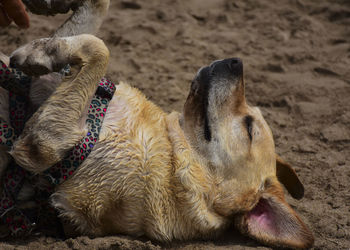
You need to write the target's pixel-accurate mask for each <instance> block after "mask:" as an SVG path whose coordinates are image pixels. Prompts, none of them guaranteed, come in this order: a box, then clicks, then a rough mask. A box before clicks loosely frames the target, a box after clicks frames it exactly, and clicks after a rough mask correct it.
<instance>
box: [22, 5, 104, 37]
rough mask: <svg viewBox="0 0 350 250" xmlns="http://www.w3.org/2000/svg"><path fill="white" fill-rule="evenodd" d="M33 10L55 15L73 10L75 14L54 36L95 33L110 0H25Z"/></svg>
mask: <svg viewBox="0 0 350 250" xmlns="http://www.w3.org/2000/svg"><path fill="white" fill-rule="evenodd" d="M23 2H24V3H25V4H26V6H27V7H28V8H29V9H30V11H31V12H33V13H35V14H39V15H55V14H57V13H67V12H68V11H69V10H71V9H72V10H73V11H74V13H73V15H72V16H71V17H70V18H69V19H67V21H66V22H65V23H64V24H63V25H62V26H61V27H59V28H58V29H57V31H56V32H55V34H54V37H56V36H57V37H66V36H75V35H79V34H95V33H96V32H97V31H98V29H99V28H100V26H101V24H102V21H103V17H104V16H106V14H107V11H108V8H109V2H110V0H23Z"/></svg>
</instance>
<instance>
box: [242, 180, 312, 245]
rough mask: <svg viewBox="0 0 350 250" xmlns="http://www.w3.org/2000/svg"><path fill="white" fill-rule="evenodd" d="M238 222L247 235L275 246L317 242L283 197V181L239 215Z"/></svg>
mask: <svg viewBox="0 0 350 250" xmlns="http://www.w3.org/2000/svg"><path fill="white" fill-rule="evenodd" d="M278 186H279V187H278ZM236 225H237V226H238V228H239V229H240V230H241V231H242V232H243V233H244V234H247V235H248V236H250V237H252V238H255V239H256V240H258V241H260V242H263V243H265V244H268V245H272V246H278V247H288V248H310V247H311V246H312V245H313V243H314V238H313V236H312V233H311V231H310V230H309V229H308V228H307V226H306V225H305V224H304V223H303V222H302V220H301V219H300V218H299V216H298V215H297V214H296V213H295V211H294V210H293V209H292V208H291V207H290V206H289V205H288V204H287V202H286V201H285V200H284V198H283V189H282V187H281V186H280V184H278V185H272V186H271V187H270V188H268V190H266V192H264V193H263V195H262V197H261V198H260V200H259V202H258V204H257V205H256V206H255V207H254V208H253V209H252V210H251V211H249V212H247V213H246V214H244V215H243V216H242V217H240V218H237V221H236Z"/></svg>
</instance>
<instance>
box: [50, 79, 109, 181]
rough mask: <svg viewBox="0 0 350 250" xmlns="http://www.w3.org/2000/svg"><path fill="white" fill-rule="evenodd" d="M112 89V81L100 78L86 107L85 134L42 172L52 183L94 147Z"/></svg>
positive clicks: (75, 165) (73, 169)
mask: <svg viewBox="0 0 350 250" xmlns="http://www.w3.org/2000/svg"><path fill="white" fill-rule="evenodd" d="M114 91H115V85H114V83H112V82H111V81H109V80H107V79H106V78H102V79H101V81H100V82H99V85H98V87H97V90H96V94H95V96H94V97H93V99H92V100H91V103H90V106H89V109H88V115H87V119H86V125H87V127H88V132H87V134H86V136H84V138H82V139H81V140H80V142H79V143H78V144H77V145H75V146H74V148H73V149H72V150H71V151H70V152H69V154H68V155H67V156H66V157H65V158H64V159H63V160H62V161H60V162H59V163H57V164H56V165H54V166H52V167H50V168H49V169H48V170H46V171H45V172H44V175H46V176H47V177H48V179H49V181H50V182H51V183H52V184H53V185H58V184H61V183H62V182H64V181H65V180H66V179H67V178H68V177H69V176H71V175H72V174H73V173H74V172H75V170H76V169H77V168H78V167H79V166H80V165H81V163H82V162H83V161H84V160H85V159H86V158H87V157H88V155H89V154H90V153H91V150H92V149H93V148H94V146H95V143H96V142H97V140H98V136H99V133H100V130H101V127H102V122H103V119H104V117H105V115H106V112H107V108H108V105H109V101H110V100H111V99H112V97H113V94H114Z"/></svg>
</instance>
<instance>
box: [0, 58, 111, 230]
mask: <svg viewBox="0 0 350 250" xmlns="http://www.w3.org/2000/svg"><path fill="white" fill-rule="evenodd" d="M65 72H69V69H67V68H66V69H65ZM31 81H32V79H31V77H29V76H27V75H25V74H24V73H22V72H21V71H19V70H17V69H16V68H13V67H12V68H11V67H8V66H7V65H6V64H5V63H3V62H2V61H0V86H1V87H3V88H5V89H6V90H8V91H9V118H10V119H9V122H8V121H6V120H5V119H4V117H0V145H3V146H5V147H6V148H7V150H11V148H12V146H13V143H14V141H15V140H16V139H17V138H18V137H19V135H20V134H21V132H22V130H23V128H24V125H25V122H26V121H27V120H28V119H29V118H30V116H31V115H32V114H33V111H32V110H30V109H29V108H28V107H29V106H30V105H29V103H30V100H29V97H28V95H29V90H30V86H31ZM115 89H116V87H115V84H114V83H112V82H111V81H109V80H107V79H106V78H102V79H101V80H100V82H99V83H98V86H97V90H96V92H95V95H94V97H93V99H92V101H91V103H90V106H89V109H88V115H87V120H86V125H87V129H88V132H87V134H86V135H85V136H84V138H82V139H81V140H80V142H79V143H78V144H76V145H75V146H74V147H73V149H72V150H71V151H70V152H68V153H67V156H66V157H65V158H64V159H63V160H62V161H60V162H58V163H57V164H55V165H54V166H52V167H50V168H49V169H48V170H46V171H45V172H44V173H42V174H40V175H38V174H36V175H35V174H33V173H31V172H29V171H27V170H25V169H23V168H22V167H21V166H19V165H18V164H16V162H15V161H14V160H13V159H11V160H10V162H9V164H8V166H7V168H6V170H5V173H4V174H3V187H2V189H3V190H2V195H1V197H0V218H1V220H2V221H3V222H4V223H5V224H6V225H7V226H8V228H9V229H10V232H11V235H13V236H19V235H26V234H30V233H31V232H32V231H33V229H35V228H36V224H37V222H38V221H39V220H40V219H41V220H55V218H56V221H57V213H56V211H55V210H54V209H53V208H52V207H51V206H50V205H49V203H48V201H49V197H50V195H51V194H52V193H53V192H54V190H55V187H56V186H57V185H58V184H61V183H62V182H64V181H65V180H66V179H67V178H69V177H70V176H72V175H73V174H74V172H75V171H76V169H77V168H78V167H79V166H80V165H81V164H82V162H83V161H84V160H85V159H86V158H87V157H88V155H89V154H90V153H91V151H92V150H93V148H94V146H95V144H96V142H97V141H98V137H99V133H100V130H101V127H102V122H103V119H104V117H105V115H106V112H107V108H108V105H109V102H110V100H111V99H112V97H113V95H114V92H115ZM40 178H45V179H47V180H48V181H47V182H46V183H47V185H44V186H43V185H37V183H39V182H40ZM25 182H28V183H30V184H31V185H32V187H33V188H34V190H35V196H34V197H35V201H34V202H36V205H37V206H36V207H37V208H38V209H36V210H37V211H32V210H31V211H27V210H25V209H20V208H19V207H18V206H17V201H18V200H17V197H18V194H19V192H20V190H21V188H22V187H23V185H24V183H25ZM43 211H45V212H43ZM43 218H44V219H43Z"/></svg>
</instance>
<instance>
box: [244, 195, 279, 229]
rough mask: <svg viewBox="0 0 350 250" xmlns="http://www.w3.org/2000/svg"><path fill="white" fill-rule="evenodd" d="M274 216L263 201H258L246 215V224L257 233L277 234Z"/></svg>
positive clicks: (269, 207)
mask: <svg viewBox="0 0 350 250" xmlns="http://www.w3.org/2000/svg"><path fill="white" fill-rule="evenodd" d="M275 216H276V215H275V214H274V212H273V210H272V208H271V206H270V205H269V204H268V202H267V201H266V200H265V199H260V200H259V202H258V204H257V205H256V206H255V207H254V208H253V210H251V211H250V212H249V213H248V223H249V224H250V226H251V227H253V228H255V229H257V230H259V231H267V232H271V233H274V234H276V233H278V231H279V230H278V228H277V225H276V224H275V223H274V222H275V221H276V218H275Z"/></svg>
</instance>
